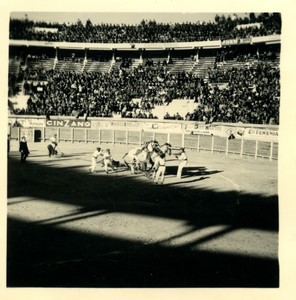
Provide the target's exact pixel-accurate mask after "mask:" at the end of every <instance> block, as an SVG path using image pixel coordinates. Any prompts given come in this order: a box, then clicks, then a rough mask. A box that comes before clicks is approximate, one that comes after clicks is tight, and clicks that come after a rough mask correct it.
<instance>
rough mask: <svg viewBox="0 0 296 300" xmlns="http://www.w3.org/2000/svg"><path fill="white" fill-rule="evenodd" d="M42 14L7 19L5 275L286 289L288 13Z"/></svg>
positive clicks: (48, 280) (31, 279)
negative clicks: (283, 168) (110, 164)
mask: <svg viewBox="0 0 296 300" xmlns="http://www.w3.org/2000/svg"><path fill="white" fill-rule="evenodd" d="M45 15H46V17H49V18H51V17H52V18H54V17H58V18H60V22H57V23H55V22H54V19H53V20H52V22H47V21H45V20H43V19H42V18H41V19H38V20H37V19H35V20H30V16H35V17H36V16H37V17H39V18H40V17H42V13H41V14H36V15H35V14H34V12H31V13H28V14H27V13H25V14H24V13H22V12H12V13H11V16H10V20H9V72H8V73H9V74H8V112H9V113H8V134H9V135H8V145H9V146H10V148H9V151H8V156H9V157H8V159H7V165H8V186H7V188H8V189H7V192H8V193H7V194H8V197H7V198H8V199H7V201H8V202H7V260H6V262H7V268H6V276H7V278H6V279H7V281H6V285H7V287H9V288H21V287H25V288H30V287H34V288H35V287H38V288H42V287H54V288H59V287H65V288H67V287H69V288H70V287H71V288H72V287H75V288H85V287H88V288H111V287H114V288H117V287H118V288H119V287H120V288H144V287H147V288H158V287H162V288H174V287H176V288H181V287H182V288H185V287H186V288H190V287H192V288H197V287H223V288H227V287H241V288H278V287H279V283H280V266H279V255H278V252H279V251H278V248H279V246H278V241H279V237H278V233H279V209H278V156H279V155H278V152H279V141H278V139H279V120H280V116H279V111H280V109H279V108H280V96H281V95H280V90H281V85H280V67H279V66H280V57H281V22H282V21H281V14H280V13H276V12H274V13H244V14H233V15H232V16H223V15H218V14H217V15H216V16H212V19H209V20H207V21H204V22H201V21H200V20H199V18H200V17H203V18H204V17H208V16H206V15H207V14H197V13H192V14H178V16H179V17H182V18H183V19H184V18H185V20H184V22H183V23H181V22H179V21H175V22H173V20H171V21H172V22H173V23H163V21H161V20H160V21H154V20H150V21H149V20H147V19H146V18H147V17H148V16H149V14H140V13H139V14H127V15H125V13H114V14H112V13H111V14H107V18H108V17H109V18H108V20H107V23H104V21H103V20H106V15H105V14H104V13H94V14H92V15H91V16H92V18H94V19H93V20H90V19H86V20H84V21H85V23H83V22H82V21H81V20H80V19H79V20H78V21H77V23H73V24H70V23H69V22H68V23H67V20H66V19H67V18H68V17H70V16H71V17H74V15H75V14H74V15H72V13H70V12H69V13H66V14H63V15H60V14H59V13H54V12H47V13H46V14H45V13H44V16H45ZM123 15H125V16H128V17H129V18H130V19H131V18H135V19H137V18H140V17H141V16H143V17H145V18H144V19H142V20H138V21H137V23H136V24H120V25H119V24H117V23H116V24H111V23H110V22H111V19H110V18H111V17H113V18H114V19H116V22H118V21H119V19H120V17H122V16H123ZM22 16H23V17H24V18H22ZM61 17H62V21H61ZM79 17H87V13H85V14H81V16H80V15H79ZM158 17H159V18H161V17H167V19H169V17H173V14H171V15H170V14H164V13H160V14H158ZM186 18H187V19H186ZM188 18H193V20H189V19H188ZM102 22H103V23H102ZM125 22H126V21H125ZM23 137H25V139H26V140H27V145H28V148H29V152H30V153H29V156H28V158H27V160H26V161H24V159H25V158H24V156H25V152H26V147H25V144H24V143H25V139H22V138H23ZM53 140H56V142H57V144H58V147H57V151H58V153H57V155H51V154H52V153H50V155H49V152H48V145H49V143H53V142H52V141H53ZM149 141H157V142H158V143H159V145H166V146H167V147H169V146H168V145H171V150H172V153H171V154H170V153H169V152H168V153H167V154H166V156H165V159H164V158H163V155H162V153H161V152H159V149H158V148H157V147H156V148H155V149H152V150H151V151H152V152H155V153H156V152H157V154H158V155H159V157H160V158H161V159H160V158H159V165H160V166H161V167H162V168H159V169H164V165H166V170H165V176H164V182H163V184H155V183H154V182H153V180H151V179H150V178H149V176H147V172H146V170H145V171H143V170H140V169H139V170H136V172H135V173H133V172H131V170H130V169H129V168H128V167H127V166H126V165H125V163H124V160H123V157H124V156H125V154H126V153H127V152H129V151H130V150H131V149H134V148H135V147H143V145H145V143H148V142H149ZM155 144H156V143H155ZM20 145H22V146H21V148H22V150H23V151H22V161H21V154H20V152H19V147H20ZM98 147H100V148H101V151H102V153H103V154H104V155H105V154H106V153H107V154H106V155H109V154H108V151H107V149H110V152H111V154H112V157H113V159H114V160H115V161H117V162H118V163H119V165H117V166H116V168H114V170H111V171H110V172H108V173H106V172H105V169H104V167H103V164H102V162H100V159H97V165H96V168H95V170H94V172H91V171H90V165H91V163H92V161H94V157H93V155H95V154H94V151H95V150H96V149H97V148H98ZM49 149H52V148H51V147H49ZM147 149H148V147H147ZM183 149H185V150H184V151H185V152H186V155H187V157H188V164H187V165H186V166H185V167H184V169H183V174H182V177H181V178H177V169H178V166H179V164H180V160H179V159H178V158H177V157H179V155H180V153H181V151H183ZM156 150H157V151H156ZM149 151H150V150H149ZM155 153H154V154H155ZM138 158H139V155H138V156H137V159H138Z"/></svg>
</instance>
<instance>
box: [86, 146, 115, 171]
mask: <svg viewBox="0 0 296 300" xmlns="http://www.w3.org/2000/svg"><path fill="white" fill-rule="evenodd" d="M100 158H101V159H100ZM91 159H92V160H91V166H90V167H89V169H90V171H91V172H92V173H95V169H96V166H97V163H102V167H104V169H105V172H106V173H107V174H108V173H109V170H110V169H111V170H112V171H114V170H115V168H116V166H115V165H117V163H118V162H116V161H115V160H113V157H112V155H111V151H110V149H106V151H105V152H104V151H103V149H101V148H100V147H97V148H96V150H95V151H94V152H93V154H92V158H91Z"/></svg>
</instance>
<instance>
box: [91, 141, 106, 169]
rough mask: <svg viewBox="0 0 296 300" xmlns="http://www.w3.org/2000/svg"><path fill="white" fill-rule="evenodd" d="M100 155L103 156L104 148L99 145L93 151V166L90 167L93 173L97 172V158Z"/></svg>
mask: <svg viewBox="0 0 296 300" xmlns="http://www.w3.org/2000/svg"><path fill="white" fill-rule="evenodd" d="M99 156H103V154H102V149H101V148H100V147H97V149H96V150H95V151H94V152H93V154H92V157H91V166H90V167H89V169H90V171H91V172H92V173H94V172H95V169H96V166H97V162H98V161H97V160H98V157H99Z"/></svg>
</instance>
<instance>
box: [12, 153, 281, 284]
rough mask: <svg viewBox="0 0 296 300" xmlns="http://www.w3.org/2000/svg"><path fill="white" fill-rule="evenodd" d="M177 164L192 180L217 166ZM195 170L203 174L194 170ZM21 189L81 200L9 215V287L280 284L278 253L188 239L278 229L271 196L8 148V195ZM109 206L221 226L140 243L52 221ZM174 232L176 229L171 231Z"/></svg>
mask: <svg viewBox="0 0 296 300" xmlns="http://www.w3.org/2000/svg"><path fill="white" fill-rule="evenodd" d="M56 164H58V162H56ZM87 167H88V166H87ZM184 171H185V172H184V178H185V179H186V178H189V179H192V180H204V179H207V178H209V177H210V176H212V175H213V174H217V173H219V172H222V171H219V170H208V169H207V168H206V167H198V168H192V167H190V168H185V169H184ZM167 172H168V174H176V167H170V166H168V168H167ZM127 175H129V176H127ZM198 176H202V177H199V178H195V177H198ZM184 182H185V181H184ZM45 184H46V188H44V186H45ZM18 197H20V198H22V197H25V198H26V197H28V199H31V200H28V201H35V200H34V199H44V200H45V201H48V202H51V203H55V204H56V205H59V204H71V205H75V206H77V207H79V209H78V210H77V211H76V212H72V213H71V214H68V215H67V214H66V215H64V216H57V217H51V218H48V219H45V220H38V221H33V222H29V221H26V220H23V219H21V218H20V219H18V218H16V217H8V223H7V286H9V287H278V285H279V263H278V259H277V258H274V259H271V258H265V257H254V256H248V255H246V254H243V253H241V254H240V255H238V254H234V253H228V254H226V253H218V252H213V251H205V250H203V251H202V250H199V251H192V247H193V246H196V245H198V244H199V243H202V242H204V241H205V240H210V239H214V238H217V237H219V236H222V235H224V234H226V233H230V232H232V231H234V230H238V229H255V230H265V231H270V232H275V233H277V232H278V197H277V195H274V196H269V197H263V196H262V195H260V194H250V193H242V192H238V191H228V192H222V191H220V192H219V191H215V190H214V189H212V190H211V189H203V188H200V187H194V188H191V187H189V186H186V187H184V186H181V185H174V186H170V185H164V186H162V187H160V186H156V185H153V184H152V183H151V181H149V180H148V179H147V178H145V177H144V176H141V175H133V176H130V174H129V172H127V173H124V171H122V173H119V174H117V173H116V174H112V173H111V174H104V173H98V174H95V175H93V174H91V173H88V172H87V171H86V170H85V169H83V168H82V169H81V168H77V167H76V166H73V167H72V166H67V167H59V168H56V166H55V165H46V164H44V163H43V162H38V161H32V162H31V163H29V164H26V165H20V163H19V162H18V160H16V159H15V158H14V157H12V158H11V159H10V160H9V161H8V198H9V199H10V198H15V199H17V198H18ZM238 200H239V201H238ZM16 202H17V201H15V202H14V201H12V202H11V203H10V202H9V203H8V211H9V207H10V205H14V204H15V203H16ZM237 203H240V204H239V205H238V204H237ZM114 212H122V213H131V214H133V215H137V216H139V217H141V216H145V217H152V218H153V217H160V218H164V219H172V220H173V219H175V220H182V221H183V222H185V224H186V225H187V226H188V227H189V228H191V229H190V231H189V232H188V233H184V234H189V233H190V232H196V231H198V230H201V229H204V228H207V227H210V226H218V225H223V226H226V227H225V229H223V230H221V231H220V232H219V231H218V232H217V233H215V234H214V235H208V236H206V237H204V238H203V239H199V240H193V241H191V243H187V244H184V245H182V246H176V247H168V246H166V245H165V241H163V242H160V243H155V244H153V243H151V244H145V243H144V242H142V241H131V240H129V239H127V238H125V237H122V238H114V237H107V236H103V235H100V234H91V233H88V232H78V231H74V230H66V229H63V228H61V227H58V226H57V225H61V224H64V223H67V222H69V220H71V221H73V220H83V219H87V218H89V217H93V216H98V217H99V216H100V215H104V214H108V213H114ZM262 212H264V214H263V213H262ZM63 218H64V219H63ZM159 230H160V231H161V230H162V228H159ZM174 238H177V236H172V239H174ZM250 242H252V241H250ZM24 274H25V276H24Z"/></svg>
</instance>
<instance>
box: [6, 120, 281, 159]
mask: <svg viewBox="0 0 296 300" xmlns="http://www.w3.org/2000/svg"><path fill="white" fill-rule="evenodd" d="M8 133H9V134H10V138H11V139H12V140H20V138H21V137H22V136H26V138H27V140H28V142H34V143H38V142H44V143H45V142H47V141H48V140H49V138H50V137H51V136H52V135H53V134H57V136H58V139H59V141H60V142H70V143H98V144H101V143H110V144H112V145H115V144H123V145H126V146H128V145H141V144H142V143H143V142H145V141H147V140H150V139H156V140H157V141H158V142H159V143H161V144H162V143H166V142H168V143H170V144H172V146H173V147H174V148H180V147H185V148H187V149H192V150H196V151H209V152H211V153H216V152H219V153H225V155H229V154H235V155H239V156H241V157H242V156H252V157H254V158H259V157H261V158H267V159H269V160H277V159H278V126H275V125H254V124H229V123H213V124H205V123H203V122H192V121H176V120H158V119H141V120H140V119H120V118H88V119H87V120H84V119H80V118H79V119H76V118H74V117H64V116H59V117H51V118H50V119H46V118H45V117H41V116H19V115H18V116H9V118H8Z"/></svg>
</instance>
